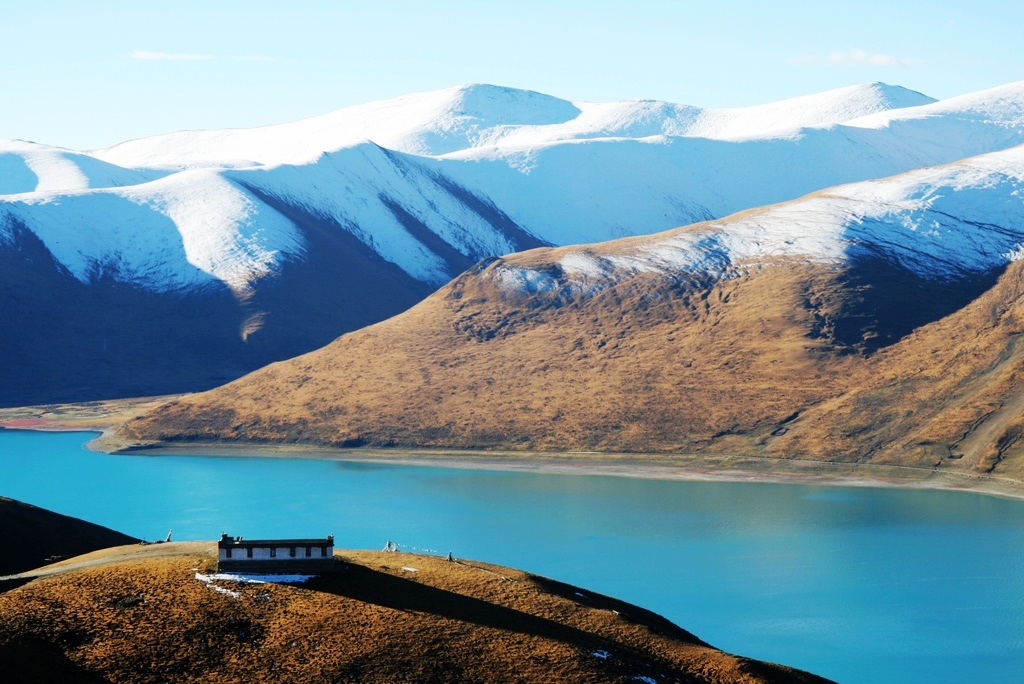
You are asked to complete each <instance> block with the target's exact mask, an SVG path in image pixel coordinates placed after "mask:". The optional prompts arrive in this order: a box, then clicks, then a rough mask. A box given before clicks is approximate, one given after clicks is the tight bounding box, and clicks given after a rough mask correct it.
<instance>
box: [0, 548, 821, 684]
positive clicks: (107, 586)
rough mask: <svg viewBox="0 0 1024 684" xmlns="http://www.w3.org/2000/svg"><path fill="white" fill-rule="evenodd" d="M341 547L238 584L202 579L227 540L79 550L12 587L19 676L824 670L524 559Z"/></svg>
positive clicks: (6, 617)
mask: <svg viewBox="0 0 1024 684" xmlns="http://www.w3.org/2000/svg"><path fill="white" fill-rule="evenodd" d="M339 555H340V560H341V561H343V570H342V571H340V572H338V573H336V574H332V575H323V576H320V577H318V578H315V579H314V580H311V581H310V582H308V583H305V584H295V585H284V584H273V583H271V584H243V583H239V582H234V581H229V580H215V581H214V584H215V585H216V586H219V587H220V588H222V589H225V590H228V591H232V592H235V594H236V595H234V596H232V595H230V594H226V593H220V592H218V591H216V590H214V589H213V588H212V587H211V586H210V585H208V584H207V583H204V582H201V581H198V580H197V579H196V573H197V572H206V571H209V570H211V569H212V568H213V567H214V566H215V564H216V563H215V545H214V544H213V543H212V542H210V543H196V542H192V543H181V544H178V543H172V544H159V545H152V546H148V547H139V546H135V547H130V548H120V549H110V550H107V551H101V552H96V553H94V554H90V555H89V556H84V557H81V558H78V559H73V560H71V561H67V562H65V563H62V564H60V566H59V567H57V568H54V569H51V570H50V573H51V574H49V575H48V576H45V577H41V578H39V579H37V580H35V581H34V582H32V583H30V584H27V585H25V586H22V587H20V588H18V589H14V590H12V591H9V592H7V593H4V594H0V663H2V664H3V668H4V669H3V671H4V681H6V682H30V681H31V682H35V681H44V680H49V681H56V680H59V681H67V682H76V681H81V682H93V681H107V682H241V681H244V682H355V681H359V682H396V681H418V682H627V681H640V680H638V679H637V677H650V678H651V679H652V680H653V681H656V682H751V683H753V682H819V681H825V680H823V679H821V678H818V677H815V676H814V675H810V674H807V673H804V672H800V671H797V670H793V669H791V668H787V667H784V666H780V665H773V664H769V663H764V662H761V661H754V660H750V659H747V658H742V657H739V656H733V655H729V654H726V653H723V652H722V651H719V650H717V649H715V648H713V647H711V646H709V645H707V644H705V643H703V642H702V641H700V640H699V639H698V638H696V637H695V636H693V635H692V634H690V633H688V632H686V631H685V630H682V629H680V628H679V627H676V626H675V625H673V624H672V623H670V622H668V621H667V620H665V619H664V618H661V617H659V616H657V615H655V614H653V613H651V612H649V611H646V610H644V609H641V608H637V607H636V606H632V605H629V604H626V603H623V602H621V601H617V600H615V599H612V598H609V597H606V596H601V595H598V594H593V593H591V592H588V591H586V590H583V589H578V588H576V587H572V586H569V585H565V584H562V583H559V582H555V581H552V580H548V579H545V578H542V577H537V576H534V575H530V574H528V573H524V572H520V571H518V570H512V569H509V568H503V567H499V566H494V565H488V564H485V563H478V562H472V561H465V560H458V561H456V562H448V561H446V560H445V559H443V558H439V557H432V556H421V555H413V554H404V553H382V552H368V551H346V552H342V553H340V554H339ZM595 654H598V655H595ZM603 655H607V657H601V656H603Z"/></svg>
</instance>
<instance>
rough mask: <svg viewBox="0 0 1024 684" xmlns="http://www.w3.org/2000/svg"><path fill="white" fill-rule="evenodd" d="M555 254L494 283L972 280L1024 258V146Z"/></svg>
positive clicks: (595, 287)
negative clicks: (816, 277) (853, 269)
mask: <svg viewBox="0 0 1024 684" xmlns="http://www.w3.org/2000/svg"><path fill="white" fill-rule="evenodd" d="M556 254H558V255H559V256H558V258H557V259H556V260H555V261H554V263H556V264H557V266H558V269H556V270H552V269H551V268H550V267H549V265H545V266H543V267H542V268H530V267H526V268H523V267H520V266H519V265H518V264H517V263H516V261H517V260H516V259H512V260H510V262H509V264H508V265H507V266H505V267H501V268H496V269H494V270H493V272H492V277H494V278H497V279H498V280H499V281H500V282H501V283H502V284H503V285H504V286H505V287H506V288H512V289H514V290H517V291H521V292H525V293H533V292H552V291H559V290H563V291H565V292H567V293H569V292H573V293H586V292H595V291H599V290H602V289H604V288H606V287H610V286H611V285H613V284H615V283H617V282H622V281H624V280H627V279H629V278H632V277H634V276H636V275H638V274H642V273H656V274H662V275H665V276H667V277H671V278H679V279H683V280H691V279H697V280H706V279H709V278H710V279H719V278H725V277H735V276H736V275H739V274H742V273H747V272H749V271H751V270H755V269H757V268H760V267H761V266H763V265H770V264H771V263H773V262H774V261H776V260H779V259H782V260H788V261H790V262H792V261H793V260H796V261H803V262H806V263H813V264H822V265H842V264H849V263H851V262H855V261H857V260H858V259H864V258H869V259H880V260H882V261H884V262H887V263H889V264H891V265H893V266H898V267H900V268H902V269H905V270H906V271H909V272H911V273H913V274H915V275H916V276H917V277H920V278H923V279H925V280H948V279H956V278H961V277H968V276H971V275H973V274H978V273H984V272H987V271H990V270H992V269H998V268H1000V267H1002V266H1005V265H1006V264H1008V263H1010V262H1011V261H1016V260H1020V259H1024V145H1022V146H1018V147H1014V148H1012V149H1009V150H1004V151H1000V152H994V153H991V154H987V155H982V156H978V157H973V158H970V159H965V160H962V161H959V162H955V163H953V164H948V165H945V166H937V167H930V168H924V169H918V170H914V171H910V172H908V173H904V174H901V175H898V176H893V177H891V178H883V179H879V180H872V181H865V182H861V183H854V184H851V185H845V186H839V187H834V188H830V189H828V190H824V191H821V192H818V193H814V194H812V195H809V196H807V197H803V198H800V199H798V200H794V201H790V202H785V203H782V204H778V205H774V206H770V207H766V208H762V209H756V210H753V211H748V212H744V213H742V214H738V215H736V216H730V217H728V218H726V219H724V220H719V221H710V222H707V223H702V224H697V225H695V226H690V227H686V228H680V229H677V230H673V231H668V232H667V233H662V234H659V235H653V236H644V237H637V238H632V239H628V240H620V241H613V242H609V243H603V244H597V245H589V246H585V247H581V248H573V247H567V248H562V250H560V251H559V252H557V253H556Z"/></svg>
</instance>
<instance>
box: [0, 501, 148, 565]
mask: <svg viewBox="0 0 1024 684" xmlns="http://www.w3.org/2000/svg"><path fill="white" fill-rule="evenodd" d="M0 539H2V540H3V544H2V548H0V575H11V574H14V573H16V572H24V571H25V570H30V569H32V568H37V567H39V566H40V565H43V564H44V563H45V562H46V559H48V558H54V557H59V558H68V557H70V556H79V555H81V554H83V553H88V552H90V551H95V550H97V549H105V548H108V547H111V546H121V545H124V544H131V543H133V542H137V541H139V540H138V539H133V538H132V537H129V536H128V535H126V534H121V533H120V532H115V531H114V530H111V529H108V528H106V527H101V526H100V525H94V524H93V523H90V522H86V521H84V520H79V519H78V518H72V517H69V516H66V515H61V514H59V513H54V512H52V511H47V510H45V509H42V508H36V507H35V506H31V505H29V504H26V503H22V502H20V501H15V500H13V499H8V498H5V497H2V496H0Z"/></svg>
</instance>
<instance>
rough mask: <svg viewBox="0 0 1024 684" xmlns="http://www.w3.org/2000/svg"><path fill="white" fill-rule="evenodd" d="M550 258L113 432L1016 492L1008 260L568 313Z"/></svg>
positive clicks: (797, 275)
mask: <svg viewBox="0 0 1024 684" xmlns="http://www.w3.org/2000/svg"><path fill="white" fill-rule="evenodd" d="M699 228H700V227H699V226H698V227H693V228H691V230H696V229H699ZM635 240H642V238H640V239H635ZM630 242H631V241H630V240H620V241H615V242H613V243H605V244H604V245H597V246H592V247H590V248H588V249H589V250H590V251H591V252H592V253H599V252H600V251H601V250H607V251H612V250H618V251H620V252H623V251H625V250H626V249H627V248H628V246H629V244H630ZM624 245H625V246H624ZM573 249H574V250H576V251H579V248H573ZM568 251H569V249H554V250H551V249H540V250H533V251H530V252H524V253H520V254H516V255H512V256H510V257H507V258H505V259H499V260H495V261H492V262H489V263H482V264H480V265H479V266H478V267H477V268H475V269H473V270H471V271H469V272H467V273H465V274H463V275H462V276H460V277H459V278H458V279H456V280H455V281H454V282H453V283H451V284H450V285H448V286H447V287H445V288H443V289H442V290H440V291H439V292H438V293H436V294H435V295H433V296H432V297H430V298H428V299H427V300H426V301H424V302H422V303H421V304H419V305H418V306H416V307H414V308H413V309H411V310H409V311H407V312H405V313H403V314H401V315H399V316H396V317H395V318H392V319H390V320H388V321H385V322H383V323H380V324H377V325H375V326H372V327H369V328H366V329H364V330H360V331H357V332H354V333H351V334H348V335H345V336H344V337H341V338H340V339H338V340H336V341H335V342H333V343H332V344H330V345H328V346H327V347H324V348H323V349H321V350H318V351H316V352H312V353H310V354H306V355H304V356H301V357H298V358H295V359H292V360H289V361H286V362H282V363H277V364H273V365H271V366H268V367H267V368H264V369H261V370H259V371H257V372H254V373H252V374H250V375H248V376H246V377H244V378H242V379H240V380H238V381H236V382H233V383H230V384H228V385H225V386H224V387H221V388H218V389H216V390H212V391H210V392H206V393H203V394H200V395H195V396H190V397H185V398H183V399H181V400H179V401H176V402H172V403H170V404H168V405H166V406H164V407H163V408H161V409H158V410H157V411H155V412H154V413H152V414H151V415H149V416H147V417H143V418H141V419H136V420H134V421H130V422H129V423H127V424H126V425H125V426H124V427H123V428H122V432H121V434H122V436H123V437H125V438H128V439H136V440H167V441H182V440H184V441H188V440H200V441H223V440H228V441H252V442H272V443H282V442H283V443H288V442H306V443H316V444H324V445H333V446H359V445H380V446H410V447H413V446H419V447H423V446H427V447H429V446H444V447H456V448H498V447H500V448H515V449H524V450H525V449H542V450H587V451H634V452H691V453H693V452H696V453H700V452H718V453H740V454H763V455H772V456H776V457H800V458H810V459H829V460H843V461H850V462H877V463H899V464H906V465H915V466H923V467H928V468H931V467H940V468H943V469H951V470H954V471H962V472H985V473H993V472H994V473H996V474H999V475H1005V476H1008V477H1012V478H1018V479H1020V478H1022V477H1024V467H1022V463H1024V459H1021V458H1020V456H1019V454H1020V451H1021V449H1024V445H1021V446H1018V438H1019V435H1020V434H1021V433H1022V432H1024V420H1021V419H1020V418H1019V417H1020V416H1021V408H1022V407H1024V390H1022V391H1017V389H1016V388H1017V387H1020V386H1021V385H1019V383H1018V375H1019V373H1020V372H1021V368H1022V366H1021V361H1022V358H1024V357H1021V349H1020V348H1019V344H1018V342H1019V340H1018V337H1019V334H1020V332H1021V331H1022V329H1024V328H1022V321H1024V315H1022V314H1024V310H1022V304H1021V303H1020V297H1019V294H1020V293H1021V290H1022V287H1024V280H1022V273H1024V271H1022V269H1024V266H1022V265H1021V264H1020V263H1014V264H1011V265H1010V266H1009V267H1007V269H1006V270H1005V272H1002V273H989V274H984V275H982V276H978V277H976V278H974V279H972V280H959V281H954V282H929V281H924V280H922V279H920V278H916V277H915V276H913V275H912V274H910V273H908V272H906V271H905V270H901V269H900V268H898V267H896V266H893V265H892V264H889V263H887V262H885V261H883V260H878V261H871V260H861V261H859V262H858V263H856V264H855V265H848V266H844V267H838V266H823V265H814V264H809V263H805V262H799V261H791V262H782V261H777V262H775V263H769V264H765V265H760V266H755V267H753V268H752V270H749V271H747V272H745V273H743V274H742V275H738V276H737V277H734V278H731V279H725V280H718V281H717V282H714V283H711V284H708V283H703V282H697V281H692V282H691V281H686V280H681V279H679V278H668V277H664V276H661V275H640V276H636V277H631V278H627V279H623V280H620V281H618V282H613V283H612V284H610V285H609V286H608V287H606V288H605V289H603V290H600V291H597V292H596V293H590V294H580V293H579V292H576V291H573V290H572V289H571V288H570V287H569V286H568V284H567V281H566V280H565V278H564V277H563V276H562V275H561V273H560V271H559V269H558V266H557V262H558V260H559V259H560V258H561V257H562V256H564V255H565V254H566V253H567V252H568ZM521 268H532V269H537V270H543V269H548V271H549V274H550V275H551V277H552V278H553V279H554V281H555V282H556V287H554V288H553V289H550V290H548V291H546V292H543V293H534V294H522V293H520V292H517V291H515V290H509V289H507V288H502V287H500V286H499V285H498V284H497V283H498V281H499V280H500V278H499V276H500V274H501V272H502V271H503V270H505V271H508V270H510V269H512V270H514V269H521Z"/></svg>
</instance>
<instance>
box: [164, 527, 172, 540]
mask: <svg viewBox="0 0 1024 684" xmlns="http://www.w3.org/2000/svg"><path fill="white" fill-rule="evenodd" d="M173 532H174V530H167V539H164V542H165V543H166V542H169V541H171V533H173Z"/></svg>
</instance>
